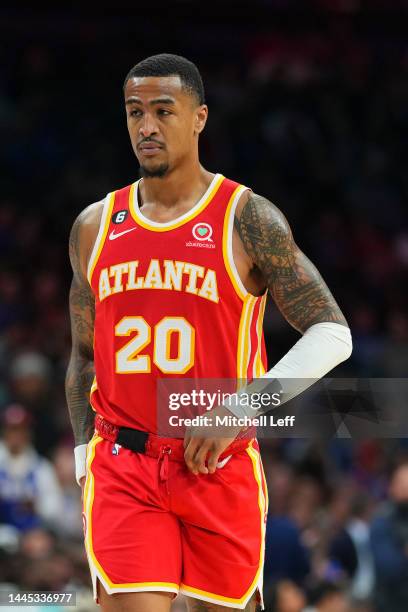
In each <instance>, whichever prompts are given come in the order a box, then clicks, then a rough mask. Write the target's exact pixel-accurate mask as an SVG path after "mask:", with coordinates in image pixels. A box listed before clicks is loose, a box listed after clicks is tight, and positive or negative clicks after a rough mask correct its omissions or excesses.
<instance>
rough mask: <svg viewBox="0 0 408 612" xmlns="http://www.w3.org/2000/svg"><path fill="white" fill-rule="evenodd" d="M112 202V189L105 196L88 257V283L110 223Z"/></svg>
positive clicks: (113, 196) (113, 199)
mask: <svg viewBox="0 0 408 612" xmlns="http://www.w3.org/2000/svg"><path fill="white" fill-rule="evenodd" d="M114 202H115V192H114V191H113V192H112V193H110V194H108V195H107V196H106V200H105V204H104V207H103V212H102V218H101V224H100V226H99V231H98V235H97V236H96V240H95V244H94V246H93V249H92V253H91V257H90V258H89V262H88V271H87V277H88V281H89V284H91V283H92V275H93V273H94V270H95V266H96V264H97V262H98V259H99V257H100V254H101V251H102V248H103V245H104V244H105V240H106V235H107V233H108V228H109V224H110V220H111V216H112V210H113V204H114Z"/></svg>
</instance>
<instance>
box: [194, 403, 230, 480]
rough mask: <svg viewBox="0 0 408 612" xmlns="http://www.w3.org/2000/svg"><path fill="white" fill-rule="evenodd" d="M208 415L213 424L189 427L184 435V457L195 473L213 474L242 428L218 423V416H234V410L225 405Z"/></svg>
mask: <svg viewBox="0 0 408 612" xmlns="http://www.w3.org/2000/svg"><path fill="white" fill-rule="evenodd" d="M206 416H207V417H210V418H211V423H212V424H211V425H208V426H204V425H203V426H199V427H189V428H188V429H187V431H186V434H185V436H184V448H185V452H184V459H185V462H186V465H187V467H188V469H189V470H190V471H191V472H192V473H193V474H195V475H197V474H213V473H214V472H215V470H216V469H217V463H218V460H219V457H220V455H221V454H222V453H223V452H224V451H225V449H226V448H227V447H228V446H229V445H230V444H231V442H233V441H234V440H235V438H236V437H237V435H238V434H239V432H240V431H241V429H242V428H241V427H238V426H237V427H227V426H223V425H216V420H215V417H216V416H218V417H223V416H229V417H231V416H233V414H232V412H230V411H229V410H227V408H225V407H224V406H218V408H215V409H214V410H211V411H209V412H207V413H206ZM207 457H208V462H207V466H206V465H205V462H206V459H207Z"/></svg>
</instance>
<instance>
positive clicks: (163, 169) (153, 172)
mask: <svg viewBox="0 0 408 612" xmlns="http://www.w3.org/2000/svg"><path fill="white" fill-rule="evenodd" d="M168 169H169V164H166V163H163V164H160V166H157V168H146V166H140V176H141V177H142V178H163V177H164V176H166V174H167V172H168Z"/></svg>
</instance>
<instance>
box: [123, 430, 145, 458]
mask: <svg viewBox="0 0 408 612" xmlns="http://www.w3.org/2000/svg"><path fill="white" fill-rule="evenodd" d="M118 430H119V431H118V435H117V436H116V444H120V445H121V446H123V447H124V448H128V449H129V450H131V451H134V452H135V453H144V452H145V449H146V442H147V438H148V437H149V434H148V433H147V432H146V431H139V430H138V429H130V428H129V427H119V428H118Z"/></svg>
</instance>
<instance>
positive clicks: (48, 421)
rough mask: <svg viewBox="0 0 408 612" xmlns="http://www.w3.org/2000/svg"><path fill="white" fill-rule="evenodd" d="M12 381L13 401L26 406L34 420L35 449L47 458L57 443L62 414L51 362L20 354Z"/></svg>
mask: <svg viewBox="0 0 408 612" xmlns="http://www.w3.org/2000/svg"><path fill="white" fill-rule="evenodd" d="M10 379H11V391H12V397H13V400H15V401H17V402H19V403H21V404H23V405H24V406H25V407H26V408H27V409H28V410H29V411H30V412H31V414H32V415H33V417H34V418H33V430H34V440H35V447H36V448H37V449H38V451H39V452H40V453H41V454H42V455H48V453H49V452H50V450H51V449H52V448H53V447H54V446H55V444H56V441H57V439H58V423H57V418H58V416H57V415H58V414H59V412H60V410H59V409H58V407H57V405H56V404H57V402H56V397H55V385H54V384H53V381H52V367H51V363H50V361H49V359H47V357H45V355H42V354H41V353H36V352H23V353H21V354H20V355H18V356H17V357H15V358H14V360H13V361H12V363H11V367H10Z"/></svg>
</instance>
